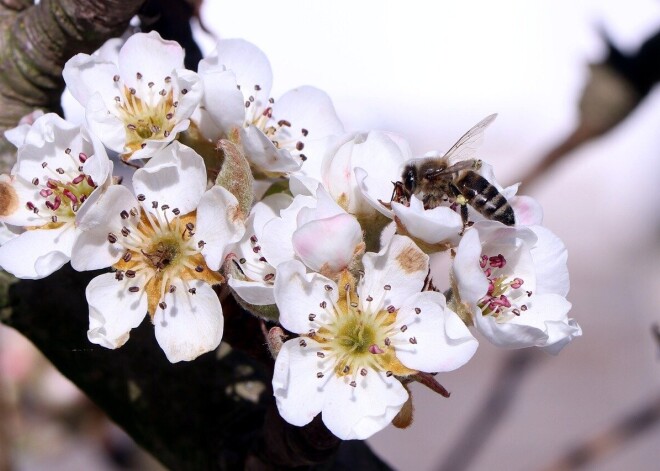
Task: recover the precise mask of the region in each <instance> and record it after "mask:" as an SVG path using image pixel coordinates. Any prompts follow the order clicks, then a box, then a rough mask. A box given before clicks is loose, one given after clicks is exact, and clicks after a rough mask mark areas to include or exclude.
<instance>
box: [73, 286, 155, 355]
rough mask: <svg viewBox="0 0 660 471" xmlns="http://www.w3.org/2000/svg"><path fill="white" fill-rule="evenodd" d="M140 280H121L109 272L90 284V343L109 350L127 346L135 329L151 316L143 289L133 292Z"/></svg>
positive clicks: (87, 292)
mask: <svg viewBox="0 0 660 471" xmlns="http://www.w3.org/2000/svg"><path fill="white" fill-rule="evenodd" d="M138 284H139V280H137V279H132V280H131V279H129V278H124V279H123V280H122V281H118V280H117V279H116V278H115V275H114V273H105V274H103V275H99V276H97V277H96V278H94V279H93V280H92V281H90V283H89V284H88V285H87V289H86V290H85V295H86V296H87V302H88V303H89V330H88V331H87V337H88V338H89V341H90V342H92V343H95V344H98V345H102V346H103V347H105V348H113V349H114V348H118V347H121V346H122V345H124V344H125V343H126V341H127V340H128V337H129V332H130V331H131V329H133V328H135V327H137V326H138V325H140V323H141V322H142V319H144V316H145V314H146V313H147V296H146V294H145V293H144V291H143V290H140V291H139V292H137V293H131V292H130V291H129V290H128V289H129V288H130V287H131V286H137V285H138Z"/></svg>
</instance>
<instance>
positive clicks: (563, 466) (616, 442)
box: [545, 396, 660, 471]
mask: <svg viewBox="0 0 660 471" xmlns="http://www.w3.org/2000/svg"><path fill="white" fill-rule="evenodd" d="M658 423H660V396H657V397H656V398H655V399H653V400H651V401H650V402H648V403H646V404H643V405H642V406H641V407H639V408H637V409H636V410H634V411H633V412H631V413H630V414H628V415H626V416H625V417H623V418H622V419H621V420H620V421H619V422H617V423H615V424H614V425H612V426H611V427H610V428H608V429H607V430H605V431H603V432H601V433H599V434H597V435H595V436H594V437H592V438H590V439H589V440H586V441H585V442H584V443H581V444H579V445H578V446H576V447H575V448H573V449H572V450H571V451H569V452H568V453H567V454H566V455H565V456H563V457H562V458H560V459H559V460H558V461H556V462H555V463H553V464H552V465H551V466H549V467H547V468H545V471H574V470H576V469H580V468H582V467H584V466H587V465H589V464H593V463H594V462H595V461H597V460H599V459H601V458H602V457H603V456H604V455H606V454H608V453H611V452H614V451H615V450H616V449H618V448H621V447H623V446H624V445H626V444H627V443H629V442H631V441H632V440H633V439H635V438H638V437H639V436H640V435H641V434H642V433H644V432H646V431H648V430H649V429H650V428H652V427H653V426H657V425H658Z"/></svg>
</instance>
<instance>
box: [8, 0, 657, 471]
mask: <svg viewBox="0 0 660 471" xmlns="http://www.w3.org/2000/svg"><path fill="white" fill-rule="evenodd" d="M201 18H202V22H203V25H204V27H205V28H206V30H207V32H204V31H202V30H201V28H197V32H198V40H199V42H200V45H201V46H202V49H203V50H204V51H205V52H210V50H212V49H213V47H214V42H215V39H214V38H213V35H215V36H216V37H218V38H229V37H243V38H245V39H247V40H249V41H251V42H253V43H255V44H256V45H257V46H259V47H260V48H261V49H262V50H264V52H265V53H266V55H267V56H268V57H269V58H270V61H271V64H272V67H273V73H274V89H273V96H274V97H275V98H277V97H278V96H279V95H281V94H282V93H283V92H285V91H286V90H288V89H290V88H293V87H296V86H298V85H304V84H310V85H314V86H317V87H319V88H322V89H324V90H325V91H326V92H328V94H329V95H330V96H331V97H332V99H333V101H334V103H335V106H336V109H337V112H338V114H339V117H340V118H341V119H342V121H343V122H344V124H345V127H346V129H347V130H372V129H379V130H387V131H392V132H396V133H399V134H401V135H402V136H403V137H405V138H406V139H407V140H408V141H409V142H410V144H411V146H412V148H413V151H414V152H415V153H416V154H422V153H425V152H427V151H429V150H436V149H437V150H446V149H447V148H448V147H449V146H451V145H452V144H453V143H454V142H455V141H456V139H458V137H460V136H461V135H462V134H463V133H464V132H465V131H467V130H468V129H469V128H470V127H471V126H472V125H474V124H475V123H476V122H478V121H479V120H480V119H481V118H483V117H484V116H486V115H488V114H491V113H493V112H497V113H499V117H498V119H497V121H496V122H495V123H494V124H493V125H492V126H491V127H490V128H489V129H488V131H487V133H486V140H485V142H484V145H483V147H482V149H481V152H480V157H481V158H483V159H485V160H488V161H489V162H491V163H492V164H493V166H494V167H495V172H496V175H497V177H498V180H499V181H500V182H501V183H502V184H505V185H506V184H511V183H514V182H516V181H523V185H522V186H521V189H520V190H519V193H521V194H528V195H531V196H533V197H535V198H537V199H538V200H539V201H540V203H541V204H542V206H543V208H544V212H545V218H544V224H545V225H546V226H548V227H549V228H550V229H551V230H552V231H554V232H555V233H557V234H558V235H559V236H560V237H561V238H562V239H563V240H564V242H565V244H566V246H567V248H568V252H569V269H570V273H571V293H570V295H569V300H570V301H571V302H572V303H573V310H572V311H571V317H574V318H575V319H577V321H578V322H579V323H580V325H581V326H582V328H583V331H584V335H583V337H581V338H579V339H577V340H575V341H574V342H573V343H572V344H571V345H569V346H568V347H567V348H566V349H565V350H564V351H562V352H561V354H560V355H559V356H558V357H551V356H549V355H545V354H542V353H540V352H535V351H530V352H511V351H503V350H499V349H496V348H494V347H492V346H490V345H489V344H488V343H487V342H486V341H482V342H481V345H480V348H479V350H478V351H477V353H476V355H475V357H474V359H473V360H472V361H471V362H470V363H468V364H467V365H466V366H465V367H463V368H461V369H459V370H458V371H456V372H453V373H449V374H444V375H442V376H438V377H437V379H438V380H439V381H440V382H441V383H442V384H443V385H444V386H445V387H446V388H447V389H449V390H450V391H451V393H452V396H451V398H449V399H444V398H442V397H439V396H436V395H435V394H433V393H432V392H430V391H428V390H425V389H424V388H423V387H415V386H418V385H413V388H412V389H413V395H414V397H415V406H416V412H417V414H416V418H415V421H414V423H413V425H412V426H411V427H410V428H409V429H408V430H404V431H401V430H397V429H395V428H393V427H389V428H387V429H386V430H385V431H383V432H381V433H379V434H377V435H376V436H375V437H373V438H372V439H371V440H370V444H371V445H372V447H373V448H374V450H375V451H376V452H377V453H378V454H379V455H380V456H381V457H383V458H384V459H385V460H386V461H387V462H388V463H389V464H390V465H392V466H393V467H394V468H396V469H400V470H422V471H424V470H462V469H469V470H482V469H495V470H500V469H502V470H550V469H578V468H579V469H586V470H594V471H595V470H598V471H601V470H602V471H606V470H607V471H609V470H612V471H614V470H620V469H635V470H655V469H659V466H660V342H659V341H658V339H659V336H658V335H656V334H654V331H653V326H654V325H655V324H656V323H660V211H659V210H658V205H659V203H660V189H659V188H660V185H658V183H657V180H658V178H660V132H659V130H660V95H659V93H658V91H657V90H653V89H652V90H651V91H650V93H648V94H647V95H646V96H645V97H644V98H643V100H641V103H639V106H637V107H636V108H635V109H634V110H633V111H632V113H630V115H629V116H628V117H627V118H626V119H625V120H623V121H622V122H621V123H620V124H619V125H618V126H616V127H614V128H613V129H612V130H611V131H609V132H607V133H605V134H603V135H602V136H601V137H599V138H597V139H593V140H590V141H588V142H586V143H585V144H584V145H581V146H577V147H576V148H575V149H574V150H572V151H571V152H569V153H568V154H567V155H566V156H565V157H563V158H561V159H560V160H559V161H558V162H557V163H556V165H553V166H552V167H551V168H549V169H548V170H545V171H543V172H542V173H541V174H540V176H538V177H536V178H534V179H533V180H530V179H528V176H529V175H530V173H531V172H532V171H533V170H534V169H535V168H536V167H537V166H538V165H539V164H540V163H541V162H542V160H543V157H544V156H546V155H556V154H557V153H554V154H552V153H551V151H552V150H553V149H556V147H557V146H558V145H559V144H560V143H561V142H563V141H565V140H566V139H567V138H568V137H569V136H571V135H573V137H575V134H573V133H574V131H575V130H576V129H582V127H581V124H580V123H581V122H582V123H583V122H584V118H581V115H580V111H579V106H578V104H579V102H580V98H581V96H582V94H583V90H584V88H585V85H586V84H587V83H588V81H589V80H590V69H589V67H588V65H589V64H590V63H601V62H603V61H605V59H606V57H607V55H608V47H607V43H606V41H605V40H604V37H605V36H606V37H608V38H609V40H610V41H611V43H612V44H613V45H614V46H616V48H618V50H620V51H621V52H622V54H624V55H630V56H632V55H634V54H636V52H637V51H638V49H639V47H640V46H641V45H642V44H643V43H644V42H645V41H646V40H647V39H648V38H649V37H651V36H653V35H655V34H656V33H657V32H658V31H659V30H660V2H657V1H654V0H628V1H626V2H621V1H614V0H610V1H595V0H594V1H574V2H552V1H549V0H544V1H537V2H526V1H523V0H518V1H515V0H500V1H498V2H492V1H488V0H469V1H463V2H442V4H440V2H436V3H435V4H431V3H429V2H408V4H407V5H405V6H404V5H403V4H402V2H397V1H384V0H361V1H359V2H355V1H353V2H350V1H347V0H335V1H334V2H305V1H303V0H297V1H294V0H281V1H279V2H276V3H273V2H266V1H246V2H227V1H224V0H206V1H205V2H204V3H203V6H202V10H201ZM209 33H210V34H209ZM656 57H657V58H658V62H660V52H659V53H658V56H656ZM606 85H607V84H606ZM611 87H612V88H611V89H608V88H607V87H605V88H604V91H602V90H601V93H602V94H604V96H605V97H610V96H618V95H617V93H619V92H618V91H617V89H616V87H615V86H614V85H612V86H611ZM639 98H641V97H639ZM605 101H607V100H605ZM633 101H634V100H633ZM634 104H636V101H634V103H633V104H632V105H631V106H630V108H632V107H633V105H634ZM596 105H599V103H596ZM596 105H595V108H594V107H592V108H590V113H591V115H590V116H596V117H597V118H598V117H601V118H602V119H606V117H607V116H609V115H608V113H610V114H611V113H612V111H611V110H609V109H608V107H607V106H606V104H605V103H603V104H602V108H599V107H598V106H596ZM594 110H595V111H594ZM624 114H625V113H624ZM583 124H584V123H583ZM592 134H596V132H593V133H592ZM579 135H580V136H586V135H589V133H583V134H579ZM574 141H575V139H573V141H571V142H574ZM0 394H1V396H2V401H0V414H1V416H2V417H7V419H5V418H3V419H2V422H3V423H4V424H0V457H2V456H3V453H2V451H3V450H2V448H3V445H2V443H4V444H5V445H4V446H5V448H6V447H7V444H8V443H10V442H11V445H12V449H13V453H14V454H15V463H17V468H16V469H19V470H30V471H32V470H42V469H43V470H46V469H48V470H52V469H62V470H64V469H68V470H76V469H88V468H89V463H90V462H92V461H93V462H96V463H98V465H97V466H96V467H95V469H102V470H105V469H108V470H112V469H158V465H157V464H156V463H154V462H153V460H151V459H150V458H149V457H148V456H145V455H144V454H143V453H140V452H139V451H135V447H134V445H133V444H132V443H131V442H130V440H129V439H128V438H127V437H126V436H125V435H124V434H123V432H121V431H120V430H119V429H118V428H116V427H114V426H113V425H111V424H110V423H109V422H108V421H107V420H106V419H105V418H104V417H103V415H102V414H101V413H100V412H97V411H96V410H95V409H94V407H93V406H92V405H91V404H89V403H88V402H87V401H86V400H85V399H84V398H83V397H82V396H81V394H80V393H78V392H77V390H76V389H75V387H73V386H71V385H70V384H69V383H68V382H67V381H66V380H65V379H63V378H62V377H61V376H59V375H58V373H56V372H55V371H54V370H53V369H52V368H50V367H49V366H48V363H47V362H46V361H45V360H43V359H42V358H41V357H40V356H39V354H38V353H36V352H35V351H34V350H33V349H32V347H31V345H30V344H29V343H28V342H27V341H26V340H24V339H22V338H21V337H20V336H19V335H18V334H16V333H15V332H13V331H10V330H9V329H7V328H5V327H2V326H0ZM10 432H11V436H10V435H9V433H10ZM3 435H4V436H3ZM45 443H49V445H48V446H47V447H46V446H44V444H45ZM53 443H54V445H53ZM4 451H5V454H4V456H7V455H6V452H7V449H5V450H4ZM90 460H92V461H90ZM0 469H2V463H0Z"/></svg>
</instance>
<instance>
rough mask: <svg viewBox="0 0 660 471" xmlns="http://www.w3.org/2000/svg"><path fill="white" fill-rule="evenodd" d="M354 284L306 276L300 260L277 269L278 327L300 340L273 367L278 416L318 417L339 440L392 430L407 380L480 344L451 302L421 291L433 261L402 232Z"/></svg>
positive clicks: (452, 364) (454, 361) (450, 364)
mask: <svg viewBox="0 0 660 471" xmlns="http://www.w3.org/2000/svg"><path fill="white" fill-rule="evenodd" d="M363 263H364V270H365V272H364V276H363V277H362V279H360V280H359V282H358V283H357V286H356V284H355V283H354V281H353V280H352V278H351V277H349V276H345V277H343V278H342V279H341V281H340V282H339V283H335V282H334V281H332V280H330V279H328V278H326V277H324V276H322V275H320V274H317V273H311V274H307V273H306V270H305V267H304V266H303V265H302V263H300V262H298V261H290V262H287V263H284V264H282V265H280V266H279V267H278V278H277V280H276V281H275V300H276V302H277V306H278V308H279V310H280V323H281V324H282V326H283V327H284V328H286V329H287V330H289V331H291V332H294V333H297V334H299V335H300V336H299V337H298V338H294V339H291V340H288V341H287V342H286V343H285V344H284V345H283V346H282V349H281V350H280V352H279V354H278V356H277V359H276V362H275V374H274V376H273V390H274V394H275V399H276V401H277V407H278V409H279V411H280V415H281V416H282V417H283V418H284V419H285V420H286V421H288V422H289V423H291V424H294V425H298V426H302V425H305V424H307V423H309V422H310V421H311V420H312V419H313V418H314V417H315V416H316V415H317V414H318V413H321V414H322V419H323V422H324V423H325V425H326V426H327V427H328V428H329V429H330V431H332V433H334V434H335V435H336V436H337V437H339V438H341V439H364V438H367V437H369V436H371V435H372V434H374V433H375V432H377V431H379V430H381V429H382V428H384V427H385V426H386V425H387V424H388V423H390V422H391V421H392V419H393V418H394V417H395V416H396V414H397V413H398V412H399V410H400V409H401V407H402V406H403V404H404V403H405V402H406V401H407V400H408V393H407V391H406V389H405V388H404V387H403V386H402V384H401V382H400V378H404V377H406V376H410V375H414V374H416V373H418V372H420V371H422V372H445V371H451V370H454V369H456V368H459V367H460V366H462V365H463V364H465V363H466V362H467V361H468V360H469V359H470V358H471V357H472V355H473V354H474V352H475V350H476V348H477V341H476V340H475V339H474V337H472V335H471V334H470V332H469V330H468V328H467V327H466V326H465V324H464V323H463V322H462V321H461V320H460V318H459V317H458V316H457V315H456V314H455V313H454V312H453V311H451V310H450V309H448V308H447V306H446V305H445V299H444V296H443V295H442V294H441V293H438V292H434V291H427V292H422V291H421V290H422V288H423V285H424V279H425V277H426V275H427V273H428V256H427V255H425V254H424V253H423V252H421V251H420V250H419V249H418V248H417V247H416V246H415V245H414V243H413V242H412V241H411V240H410V239H408V238H407V237H403V236H394V237H393V239H392V240H391V242H390V244H389V245H388V246H387V247H385V248H384V249H383V250H382V251H381V252H380V253H378V254H375V253H367V254H365V255H364V257H363Z"/></svg>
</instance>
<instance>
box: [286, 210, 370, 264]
mask: <svg viewBox="0 0 660 471" xmlns="http://www.w3.org/2000/svg"><path fill="white" fill-rule="evenodd" d="M360 242H362V228H361V227H360V223H358V222H357V219H355V217H354V216H352V215H350V214H339V215H337V216H334V217H331V218H326V219H319V220H316V221H311V222H308V223H307V224H304V225H303V226H301V227H300V228H298V230H296V231H295V232H294V233H293V248H294V250H295V251H296V255H298V257H300V259H301V260H302V261H303V262H304V263H305V265H307V266H308V267H309V268H311V269H312V270H314V271H324V270H329V271H330V272H331V273H338V272H339V271H341V270H343V269H344V268H347V267H348V265H349V264H350V263H351V261H352V260H353V257H354V256H355V254H356V248H357V246H358V244H360Z"/></svg>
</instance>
